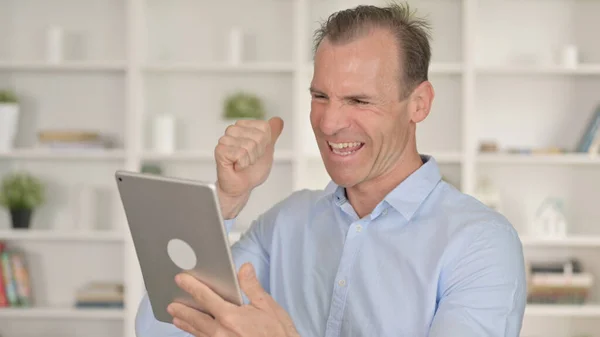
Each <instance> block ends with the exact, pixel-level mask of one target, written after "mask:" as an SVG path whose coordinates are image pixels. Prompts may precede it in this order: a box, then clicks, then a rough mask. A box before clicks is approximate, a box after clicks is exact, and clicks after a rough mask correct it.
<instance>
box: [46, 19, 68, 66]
mask: <svg viewBox="0 0 600 337" xmlns="http://www.w3.org/2000/svg"><path fill="white" fill-rule="evenodd" d="M63 44H64V34H63V29H62V28H61V27H58V26H55V25H51V26H49V27H48V28H47V29H46V60H47V61H48V63H52V64H58V63H60V62H62V60H63V57H64V55H63Z"/></svg>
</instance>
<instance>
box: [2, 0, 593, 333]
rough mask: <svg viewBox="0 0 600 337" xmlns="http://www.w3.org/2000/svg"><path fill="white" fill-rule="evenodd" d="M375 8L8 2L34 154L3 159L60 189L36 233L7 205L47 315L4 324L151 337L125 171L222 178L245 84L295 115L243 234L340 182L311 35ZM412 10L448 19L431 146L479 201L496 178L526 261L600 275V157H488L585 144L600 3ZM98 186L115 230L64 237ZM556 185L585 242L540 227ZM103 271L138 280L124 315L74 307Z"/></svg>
mask: <svg viewBox="0 0 600 337" xmlns="http://www.w3.org/2000/svg"><path fill="white" fill-rule="evenodd" d="M359 3H383V1H381V2H378V1H376V0H371V1H366V2H365V1H362V2H358V1H355V0H284V1H275V0H256V1H243V0H231V1H226V2H222V3H221V2H214V1H213V2H211V3H206V2H198V1H193V0H175V1H168V2H167V1H158V0H125V1H122V0H108V1H107V0H87V1H85V2H73V1H69V0H54V1H52V2H43V1H42V2H40V1H28V0H26V1H12V2H6V1H5V2H2V1H0V88H1V87H10V88H13V89H16V90H17V91H18V93H19V94H20V95H23V96H24V97H25V101H24V107H23V109H24V111H25V113H26V117H24V118H25V119H24V121H23V124H22V125H21V128H20V134H19V137H18V145H19V147H18V149H17V150H15V151H11V152H8V153H0V175H1V174H3V173H5V172H9V171H10V170H13V169H16V168H24V169H27V170H29V171H32V172H33V173H36V174H39V175H40V176H42V177H43V179H45V180H46V181H48V182H49V183H50V186H49V190H50V193H51V196H52V197H53V198H52V199H51V201H50V202H49V203H48V204H47V205H45V206H44V207H43V208H42V209H40V210H39V212H38V213H36V215H35V217H34V223H33V224H34V227H35V228H32V229H31V230H30V231H27V232H24V231H14V230H10V229H8V217H7V214H6V213H4V212H3V213H0V239H1V240H7V241H8V242H9V243H10V244H12V245H16V246H19V247H22V248H23V249H25V250H26V251H28V252H30V253H31V254H32V256H33V258H32V259H33V261H32V273H33V277H34V283H33V291H34V294H35V295H36V296H35V297H36V298H37V299H38V303H37V305H36V306H35V307H34V308H31V309H4V310H0V334H3V337H12V336H21V335H27V334H29V335H35V334H39V333H40V332H41V331H45V330H48V329H52V328H53V327H56V326H60V327H65V326H69V327H71V329H68V330H64V331H63V330H61V331H62V334H61V336H64V337H70V336H75V332H74V331H76V330H77V329H85V331H90V333H92V331H93V333H97V334H98V335H99V336H100V335H102V336H105V335H111V336H122V337H133V336H134V329H133V327H134V325H133V324H134V320H135V314H136V310H137V304H138V302H139V300H140V298H141V296H142V294H143V282H142V279H141V274H140V272H139V268H138V265H137V259H136V258H135V255H134V254H133V249H132V245H131V241H130V238H129V235H128V232H127V230H126V225H125V221H124V218H123V214H122V211H121V209H120V204H119V201H118V198H117V194H116V190H115V186H114V181H113V179H112V177H113V174H114V171H115V170H117V169H128V170H139V168H140V167H141V165H142V163H145V162H148V163H157V164H159V165H161V166H162V167H163V169H164V171H165V174H167V175H175V176H184V177H188V178H198V179H202V180H214V179H215V175H216V172H215V170H214V166H213V157H212V155H213V149H214V146H215V144H216V141H217V139H218V137H219V136H220V134H221V133H222V131H223V130H224V127H225V125H226V124H225V122H223V121H222V120H221V119H220V116H219V114H220V111H221V104H222V100H223V98H224V97H225V95H226V94H228V93H230V92H233V91H235V90H240V89H243V90H249V91H252V92H255V93H257V94H259V95H260V96H261V97H263V98H264V100H265V103H266V107H267V110H268V113H269V116H273V115H278V116H280V117H282V118H283V119H284V121H285V128H284V131H283V134H282V136H281V137H280V140H279V142H278V144H277V149H276V155H275V166H274V168H273V170H272V173H271V176H270V178H269V180H268V181H267V182H266V183H265V184H264V185H263V186H261V187H260V188H258V189H257V190H256V191H255V193H254V195H253V198H252V199H251V200H250V202H249V204H248V206H247V208H246V209H245V210H244V211H243V212H242V214H240V221H239V224H238V225H239V227H238V228H237V229H236V232H234V233H232V234H231V236H230V240H231V242H234V241H235V240H237V239H238V238H239V235H240V233H241V231H243V230H244V228H245V226H247V225H248V224H249V223H250V221H251V220H252V219H254V218H255V217H256V216H257V215H258V214H259V213H261V212H262V211H264V210H266V209H267V208H268V207H270V206H271V205H273V204H274V203H275V202H277V201H279V200H280V199H281V198H284V197H285V196H287V195H288V194H289V193H290V192H292V191H294V190H297V189H301V188H323V187H324V185H325V183H326V182H327V181H328V177H327V175H326V172H325V170H324V168H323V166H322V164H321V162H320V157H319V155H318V153H317V152H316V151H315V150H316V147H315V144H314V139H313V138H312V131H311V129H310V126H309V124H308V109H309V103H310V102H309V95H308V91H307V88H308V86H309V83H310V79H311V76H312V63H311V55H310V54H311V49H312V46H311V44H310V42H311V37H312V31H313V29H314V28H316V25H315V22H316V21H317V20H320V19H324V18H325V17H326V16H327V15H328V14H330V13H331V12H332V11H335V10H337V9H342V8H346V7H351V6H354V5H356V4H359ZM411 5H413V6H414V7H415V8H417V9H418V10H419V12H421V13H426V14H428V16H429V18H430V19H431V20H432V23H433V28H434V31H433V42H432V43H433V60H432V64H431V67H430V78H431V80H432V82H433V84H434V87H435V91H436V98H435V101H434V106H433V110H432V113H431V115H430V116H429V118H428V119H427V120H426V121H425V122H424V123H422V125H420V126H419V127H418V137H419V138H418V143H419V148H420V150H421V151H422V152H424V153H428V154H432V155H434V157H435V158H436V159H437V161H438V162H439V163H440V166H441V169H442V173H443V175H444V177H445V178H446V179H447V180H448V181H450V182H451V183H453V184H454V185H455V186H457V187H459V188H461V189H462V190H463V191H465V192H466V193H473V192H474V191H475V187H476V185H477V181H478V180H479V178H480V177H484V176H485V177H489V178H490V179H491V180H492V181H493V182H494V183H495V184H496V185H497V186H498V188H499V191H500V194H501V197H502V200H503V213H504V214H505V215H506V216H507V217H508V218H509V220H511V222H512V223H513V224H514V225H515V227H516V228H517V229H518V230H519V232H520V234H521V237H522V242H523V246H524V248H525V251H526V255H527V258H530V257H532V258H539V257H567V256H577V257H581V258H582V262H583V264H584V267H586V269H589V270H591V271H593V272H595V274H596V276H600V266H599V265H598V263H597V262H595V261H596V260H597V258H598V255H600V227H599V226H598V224H599V223H600V210H599V209H598V207H597V206H596V205H593V204H592V203H590V200H591V201H594V200H597V199H598V193H600V192H599V191H600V185H599V183H598V182H600V173H599V172H600V171H599V170H598V166H600V159H599V157H596V156H589V155H586V154H560V155H516V154H505V153H492V154H490V153H485V154H479V153H478V146H479V142H480V141H486V140H490V139H493V140H496V141H497V142H498V143H499V144H500V146H501V147H503V148H504V147H515V146H527V147H545V146H560V147H566V148H572V147H573V146H574V144H575V142H576V141H577V139H578V137H579V135H580V134H581V132H582V129H583V127H584V125H585V123H586V120H587V118H588V117H589V115H590V113H591V111H592V109H593V108H594V107H595V105H596V104H598V103H600V94H598V88H599V87H600V46H599V45H598V44H597V43H596V41H597V37H596V35H597V34H594V32H597V31H600V23H598V20H597V15H595V14H594V13H598V12H600V3H598V2H594V1H571V0H553V1H546V0H528V1H514V0H417V1H415V2H411ZM229 6H235V10H233V11H231V10H230V9H228V7H229ZM49 24H58V25H61V26H64V27H66V28H68V29H70V30H72V31H75V32H79V33H83V34H86V36H87V40H85V42H86V44H85V46H86V49H85V50H86V53H85V55H84V57H81V58H77V59H72V60H68V61H65V62H64V63H59V64H53V63H49V62H47V61H46V60H45V58H44V54H43V51H44V49H43V47H44V40H43V37H44V35H43V33H44V27H45V26H46V25H49ZM234 24H237V25H239V26H241V27H243V28H244V29H245V30H246V31H248V32H251V33H252V37H253V39H254V42H255V46H256V47H255V48H253V49H252V53H251V54H252V55H250V56H249V57H248V59H247V60H245V61H244V62H242V63H240V64H230V63H228V62H227V57H226V56H227V50H226V47H227V46H226V45H225V44H224V42H223V41H227V32H228V29H229V27H231V26H232V25H234ZM567 43H576V44H578V46H579V47H580V51H581V57H582V63H581V65H579V66H577V67H575V68H570V67H563V66H560V65H558V64H554V63H552V62H549V61H548V53H549V52H553V53H554V54H555V55H556V51H557V48H560V47H561V46H563V45H565V44H567ZM532 53H539V55H540V57H541V58H543V59H544V60H543V61H540V62H537V63H536V62H533V61H531V60H529V61H528V62H529V63H525V61H523V62H521V63H518V62H509V61H508V60H514V59H515V58H517V57H520V58H521V59H526V58H529V59H530V58H531V55H532ZM165 111H167V112H172V113H173V114H174V115H176V117H177V119H178V122H179V124H178V127H179V128H178V139H177V146H178V150H177V151H176V152H174V153H167V154H165V153H160V152H156V151H154V150H153V149H152V148H151V146H150V142H149V133H148V131H149V129H148V122H149V118H150V117H151V116H152V115H154V114H156V113H161V112H165ZM38 128H82V129H93V130H97V131H101V132H106V133H110V134H111V135H113V136H114V137H116V138H117V139H118V140H120V143H119V146H118V147H117V148H116V149H111V150H106V151H81V150H73V151H51V150H45V149H39V148H36V147H35V146H34V141H33V140H34V136H35V132H36V130H37V129H38ZM84 181H87V182H90V183H93V184H95V185H97V186H101V187H102V188H103V193H104V194H103V195H104V197H103V207H104V208H103V210H106V214H105V215H103V216H101V217H99V219H97V226H98V227H99V230H98V231H83V232H81V231H69V230H66V229H61V230H59V229H56V228H62V227H61V224H62V223H63V220H64V219H63V217H64V215H65V214H66V213H68V212H67V211H68V205H67V201H66V198H65V195H64V193H65V190H66V189H67V188H68V187H69V186H71V185H73V184H76V183H80V182H84ZM551 195H552V196H554V195H557V196H560V197H563V198H564V199H565V204H566V207H567V214H568V218H569V223H570V226H571V228H570V229H571V230H570V232H569V236H568V237H567V238H564V239H539V238H536V237H532V236H531V235H530V233H529V232H528V228H529V227H528V225H527V224H529V223H531V221H532V216H533V214H535V211H536V208H537V207H538V205H539V203H540V202H541V201H542V200H543V199H544V198H545V197H546V196H551ZM100 227H101V228H100ZM100 229H101V231H100ZM90 261H91V262H90ZM73 270H77V273H73ZM70 273H72V275H71V274H70ZM65 275H69V276H65ZM102 278H109V279H111V280H120V281H122V282H124V284H125V286H126V289H127V297H126V307H125V308H124V309H123V310H109V309H107V310H82V309H75V308H72V307H69V306H68V305H65V303H69V302H70V301H71V300H72V298H73V296H74V292H75V290H76V288H77V287H79V286H81V285H82V284H83V283H84V282H87V281H91V280H95V279H102ZM50 289H52V290H53V291H52V292H50ZM599 291H600V287H595V288H594V296H593V298H592V301H591V302H590V304H588V305H584V306H551V305H530V306H528V307H527V311H526V317H525V322H524V329H523V336H526V335H527V336H534V335H536V334H538V335H544V336H548V337H566V336H570V335H571V334H574V333H575V332H578V333H584V332H588V333H597V331H600V324H599V323H597V322H598V321H599V320H597V319H594V318H597V316H600V311H599V310H598V305H600V298H599V297H598V296H600V295H599V294H600V293H599ZM16 318H19V319H16ZM7 323H8V324H7ZM3 329H5V330H3ZM32 329H33V330H32ZM69 334H70V335H69ZM94 336H95V335H94ZM598 336H600V335H598ZM89 337H92V335H90V336H89Z"/></svg>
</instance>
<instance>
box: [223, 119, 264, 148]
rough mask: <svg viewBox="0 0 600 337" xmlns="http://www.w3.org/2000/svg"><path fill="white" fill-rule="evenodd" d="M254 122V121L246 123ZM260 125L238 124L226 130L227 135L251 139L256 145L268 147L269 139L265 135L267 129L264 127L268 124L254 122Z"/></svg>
mask: <svg viewBox="0 0 600 337" xmlns="http://www.w3.org/2000/svg"><path fill="white" fill-rule="evenodd" d="M246 122H252V121H246ZM254 122H255V123H258V124H248V125H243V124H240V125H238V124H236V125H232V126H229V127H228V128H227V129H226V130H225V135H227V136H233V137H234V138H250V139H253V140H254V141H255V142H256V143H258V144H261V145H267V143H268V139H265V134H266V133H267V131H268V130H267V128H266V127H265V126H263V125H265V124H266V123H265V122H264V121H254Z"/></svg>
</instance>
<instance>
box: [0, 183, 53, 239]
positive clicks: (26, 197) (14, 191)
mask: <svg viewBox="0 0 600 337" xmlns="http://www.w3.org/2000/svg"><path fill="white" fill-rule="evenodd" d="M44 190H45V188H44V185H43V184H42V182H41V181H40V180H39V179H38V178H36V177H34V176H33V175H31V174H29V173H27V172H15V173H11V174H9V175H7V176H6V177H4V179H2V184H1V185H0V205H2V206H4V207H5V208H6V209H8V210H9V211H10V216H11V220H12V227H13V228H29V225H30V223H31V216H32V214H33V212H34V210H35V209H36V208H37V207H38V206H40V205H41V204H42V203H43V202H44V199H45V197H44Z"/></svg>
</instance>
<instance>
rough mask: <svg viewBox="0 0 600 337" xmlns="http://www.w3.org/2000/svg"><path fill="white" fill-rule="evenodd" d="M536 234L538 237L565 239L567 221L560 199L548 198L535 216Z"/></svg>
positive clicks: (534, 227)
mask: <svg viewBox="0 0 600 337" xmlns="http://www.w3.org/2000/svg"><path fill="white" fill-rule="evenodd" d="M533 229H534V234H535V235H536V236H538V237H544V238H547V237H565V236H566V235H567V220H566V217H565V215H564V213H563V202H562V200H561V199H558V198H546V199H545V200H544V201H543V202H542V204H541V205H540V207H539V208H538V210H537V212H536V214H535V220H534V222H533Z"/></svg>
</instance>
